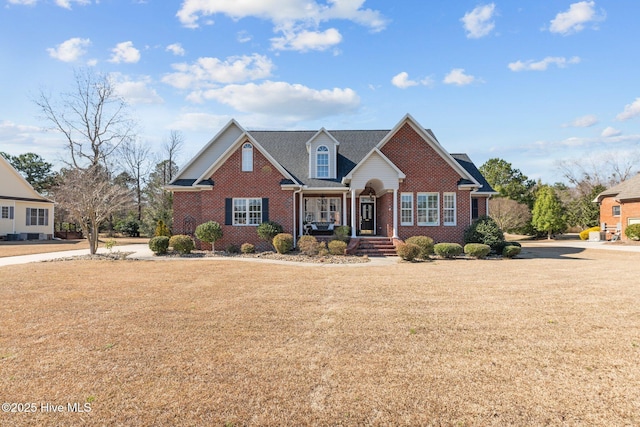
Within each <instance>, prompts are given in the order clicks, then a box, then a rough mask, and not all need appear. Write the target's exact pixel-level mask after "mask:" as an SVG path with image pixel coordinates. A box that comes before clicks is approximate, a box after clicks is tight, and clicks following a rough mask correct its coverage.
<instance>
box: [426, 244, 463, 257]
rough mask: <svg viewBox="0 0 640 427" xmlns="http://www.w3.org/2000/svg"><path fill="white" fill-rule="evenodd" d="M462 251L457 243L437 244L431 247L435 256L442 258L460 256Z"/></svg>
mask: <svg viewBox="0 0 640 427" xmlns="http://www.w3.org/2000/svg"><path fill="white" fill-rule="evenodd" d="M462 250H463V249H462V246H461V245H460V244H459V243H438V244H436V245H434V246H433V251H434V252H435V254H436V255H438V256H441V257H442V258H455V257H457V256H458V255H460V254H462Z"/></svg>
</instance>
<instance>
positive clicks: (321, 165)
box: [316, 145, 329, 178]
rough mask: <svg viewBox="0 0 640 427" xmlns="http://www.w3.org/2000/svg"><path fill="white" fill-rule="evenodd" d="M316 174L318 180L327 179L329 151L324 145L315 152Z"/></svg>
mask: <svg viewBox="0 0 640 427" xmlns="http://www.w3.org/2000/svg"><path fill="white" fill-rule="evenodd" d="M316 174H317V176H318V178H329V149H328V148H327V147H326V146H325V145H321V146H319V147H318V149H317V150H316Z"/></svg>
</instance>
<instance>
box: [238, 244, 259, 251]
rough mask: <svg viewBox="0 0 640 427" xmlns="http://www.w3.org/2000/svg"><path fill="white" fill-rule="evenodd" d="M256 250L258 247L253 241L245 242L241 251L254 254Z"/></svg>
mask: <svg viewBox="0 0 640 427" xmlns="http://www.w3.org/2000/svg"><path fill="white" fill-rule="evenodd" d="M255 251H256V247H255V245H252V244H251V243H243V244H242V246H240V252H242V253H243V254H252V253H255Z"/></svg>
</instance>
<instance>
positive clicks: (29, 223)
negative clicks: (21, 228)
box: [25, 208, 31, 225]
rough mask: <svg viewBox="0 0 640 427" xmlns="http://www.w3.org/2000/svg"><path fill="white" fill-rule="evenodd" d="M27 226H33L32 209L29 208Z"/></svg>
mask: <svg viewBox="0 0 640 427" xmlns="http://www.w3.org/2000/svg"><path fill="white" fill-rule="evenodd" d="M25 225H31V208H27V223H26V224H25Z"/></svg>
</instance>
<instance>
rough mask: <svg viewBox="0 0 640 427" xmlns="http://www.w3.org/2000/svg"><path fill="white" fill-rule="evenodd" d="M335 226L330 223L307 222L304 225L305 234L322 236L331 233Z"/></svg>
mask: <svg viewBox="0 0 640 427" xmlns="http://www.w3.org/2000/svg"><path fill="white" fill-rule="evenodd" d="M334 226H335V224H334V223H332V222H321V221H315V222H309V223H307V224H305V225H304V230H305V234H315V233H318V234H324V233H326V232H333V228H334Z"/></svg>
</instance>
